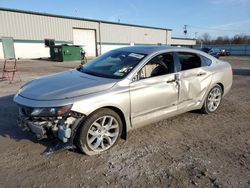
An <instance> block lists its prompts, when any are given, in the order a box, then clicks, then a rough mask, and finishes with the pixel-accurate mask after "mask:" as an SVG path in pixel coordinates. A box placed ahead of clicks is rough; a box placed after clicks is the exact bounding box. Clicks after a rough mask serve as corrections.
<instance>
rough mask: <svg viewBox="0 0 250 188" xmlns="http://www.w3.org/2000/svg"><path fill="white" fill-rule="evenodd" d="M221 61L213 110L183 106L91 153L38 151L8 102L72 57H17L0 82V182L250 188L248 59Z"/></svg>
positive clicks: (38, 144)
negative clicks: (218, 100) (229, 82)
mask: <svg viewBox="0 0 250 188" xmlns="http://www.w3.org/2000/svg"><path fill="white" fill-rule="evenodd" d="M224 59H225V60H227V61H229V62H230V63H231V64H232V66H233V68H234V74H235V75H234V82H233V87H232V90H231V92H230V93H229V94H228V95H227V96H226V97H225V98H224V100H223V102H222V104H221V106H220V108H219V109H218V111H217V112H216V113H214V114H211V115H201V114H199V113H194V112H189V113H185V114H182V115H179V116H177V117H174V118H171V119H168V120H164V121H161V122H158V123H155V124H152V125H149V126H146V127H143V128H140V129H137V130H135V131H132V132H130V133H129V135H128V139H127V141H124V140H120V141H119V143H118V145H117V146H115V147H114V148H113V149H111V150H110V151H108V152H106V153H103V154H102V155H98V156H92V157H88V156H86V155H82V154H81V153H80V152H78V151H63V152H61V153H58V154H55V155H51V156H44V155H40V153H41V152H42V151H44V150H45V149H46V148H47V146H49V145H50V143H49V142H48V141H46V140H45V141H39V142H38V141H36V140H35V138H34V137H33V135H31V134H30V133H28V132H22V131H21V129H20V128H19V127H17V125H16V116H17V107H16V106H15V104H14V103H13V102H12V98H13V95H14V94H15V93H16V92H17V90H18V88H19V87H20V85H22V84H23V83H24V82H25V81H28V80H31V79H32V78H35V77H37V76H41V75H47V74H51V73H54V72H60V71H63V70H66V69H69V68H73V67H76V66H77V65H78V62H66V63H56V62H47V61H43V60H40V61H38V60H33V61H31V60H22V61H19V64H18V67H19V69H20V72H21V77H22V80H23V81H22V82H20V83H13V84H8V82H7V81H0V119H1V121H0V143H1V144H0V187H213V188H218V187H241V188H243V187H250V58H247V57H227V58H224ZM0 65H1V66H2V62H0Z"/></svg>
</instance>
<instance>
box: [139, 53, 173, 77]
mask: <svg viewBox="0 0 250 188" xmlns="http://www.w3.org/2000/svg"><path fill="white" fill-rule="evenodd" d="M173 72H174V58H173V55H172V53H165V54H160V55H157V56H155V57H153V58H152V59H151V60H150V61H149V62H148V63H147V64H146V65H144V67H143V68H142V69H141V70H140V71H139V72H138V76H139V79H145V78H151V77H155V76H161V75H165V74H170V73H173Z"/></svg>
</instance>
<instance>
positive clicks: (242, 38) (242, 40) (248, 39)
mask: <svg viewBox="0 0 250 188" xmlns="http://www.w3.org/2000/svg"><path fill="white" fill-rule="evenodd" d="M201 40H202V42H203V43H204V44H250V35H246V34H236V35H234V36H233V37H229V36H218V37H217V38H212V37H211V36H210V34H209V33H204V34H203V35H202V36H201V37H199V38H198V42H199V41H201Z"/></svg>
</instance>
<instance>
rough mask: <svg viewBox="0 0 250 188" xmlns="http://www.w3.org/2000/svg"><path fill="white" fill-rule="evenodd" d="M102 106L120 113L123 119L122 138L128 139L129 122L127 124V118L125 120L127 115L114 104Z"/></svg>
mask: <svg viewBox="0 0 250 188" xmlns="http://www.w3.org/2000/svg"><path fill="white" fill-rule="evenodd" d="M102 108H109V109H111V110H113V111H114V112H116V113H117V114H118V115H119V117H120V118H121V120H122V135H121V138H122V139H124V140H126V139H127V124H126V120H125V116H124V114H123V112H122V111H121V110H120V109H119V108H117V107H114V106H104V107H102Z"/></svg>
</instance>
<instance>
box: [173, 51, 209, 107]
mask: <svg viewBox="0 0 250 188" xmlns="http://www.w3.org/2000/svg"><path fill="white" fill-rule="evenodd" d="M176 55H177V61H178V65H179V66H178V74H179V87H180V90H179V104H178V111H188V110H192V109H194V108H195V107H196V106H198V105H199V104H200V102H202V99H203V98H204V96H205V94H206V92H207V89H208V86H209V85H210V83H211V80H212V76H211V75H212V72H211V71H210V67H209V65H208V64H209V63H207V62H206V61H205V59H204V58H205V57H203V56H201V55H199V54H196V53H190V52H178V53H177V54H176ZM208 60H209V59H208Z"/></svg>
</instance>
